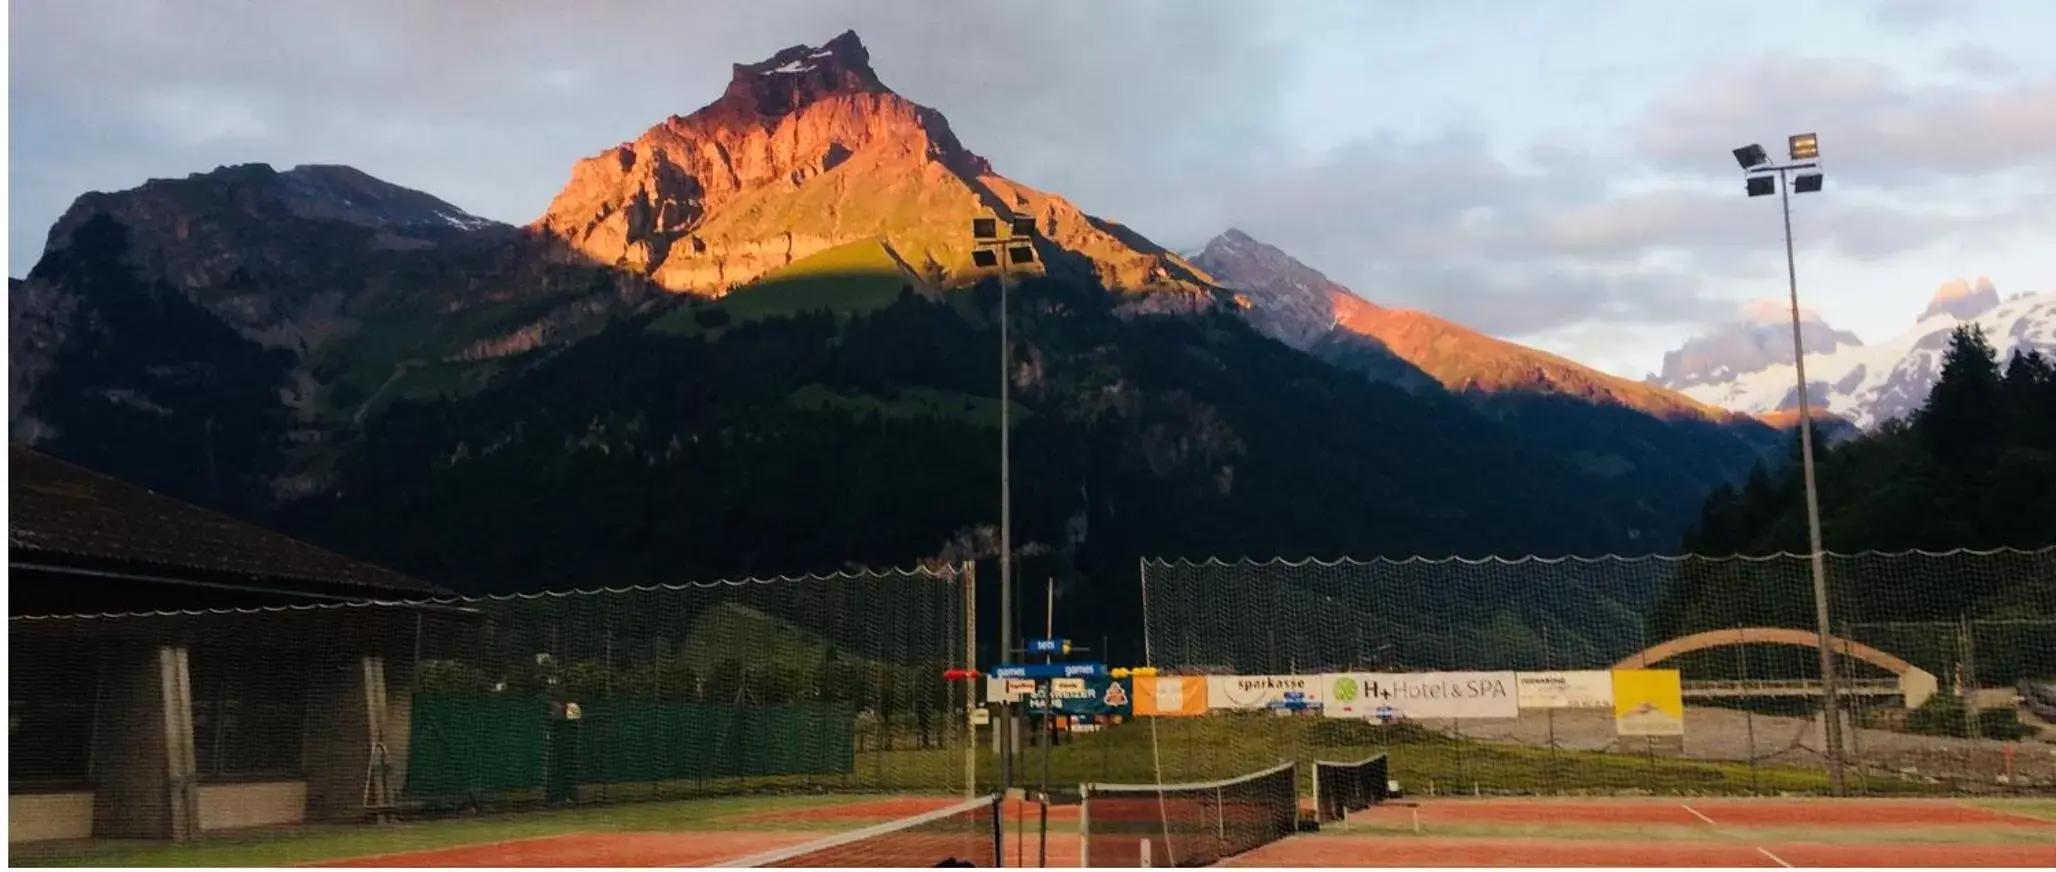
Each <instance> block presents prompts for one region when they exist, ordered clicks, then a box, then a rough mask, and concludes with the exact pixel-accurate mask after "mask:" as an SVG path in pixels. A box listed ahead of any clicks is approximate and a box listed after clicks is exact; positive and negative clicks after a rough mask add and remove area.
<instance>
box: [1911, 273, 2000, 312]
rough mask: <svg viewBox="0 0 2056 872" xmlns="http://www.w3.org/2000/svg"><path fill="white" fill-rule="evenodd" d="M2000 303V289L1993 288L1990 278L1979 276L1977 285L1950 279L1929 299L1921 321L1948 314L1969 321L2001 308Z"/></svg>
mask: <svg viewBox="0 0 2056 872" xmlns="http://www.w3.org/2000/svg"><path fill="white" fill-rule="evenodd" d="M1999 302H2000V301H1999V289H1998V288H1996V287H1993V286H1992V279H1991V277H1990V276H1978V279H1977V282H1976V283H1971V282H1966V281H1964V280H1962V279H1950V280H1949V281H1946V282H1943V283H1942V286H1941V287H1939V288H1936V289H1935V295H1934V296H1933V297H1931V298H1929V299H1928V305H1927V309H1926V310H1925V311H1922V312H1921V313H1920V319H1919V320H1921V321H1926V320H1927V319H1929V318H1933V317H1935V316H1937V315H1944V314H1946V315H1949V316H1952V317H1954V318H1956V319H1957V320H1959V321H1968V320H1970V319H1972V318H1976V317H1977V316H1979V315H1982V314H1984V313H1986V312H1989V311H1991V310H1993V309H1996V308H1999Z"/></svg>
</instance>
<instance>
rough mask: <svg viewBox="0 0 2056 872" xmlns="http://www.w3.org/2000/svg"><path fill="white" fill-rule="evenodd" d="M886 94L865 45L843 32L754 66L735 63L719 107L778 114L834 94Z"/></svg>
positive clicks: (754, 112) (793, 47) (855, 33)
mask: <svg viewBox="0 0 2056 872" xmlns="http://www.w3.org/2000/svg"><path fill="white" fill-rule="evenodd" d="M889 90H891V89H889V88H887V87H885V84H884V83H883V82H880V81H879V80H878V74H877V73H876V72H874V71H872V69H871V52H870V51H869V50H867V49H865V48H864V41H863V40H862V39H860V38H858V37H857V32H856V31H854V30H845V31H843V32H842V34H841V35H840V36H837V37H836V38H834V39H831V40H829V41H827V42H825V43H822V44H820V45H818V46H811V45H795V46H792V47H790V48H787V49H783V50H780V51H779V52H778V53H777V54H774V55H772V56H770V57H769V58H766V59H764V60H761V61H758V62H756V63H753V64H736V65H735V72H734V74H733V75H732V76H731V77H730V79H729V81H728V90H727V91H726V92H724V93H723V94H722V95H721V100H720V103H719V105H726V106H728V107H731V108H734V109H740V110H744V111H747V112H750V113H753V114H757V115H778V114H782V113H786V112H792V111H794V110H798V109H802V108H805V107H806V106H807V105H808V104H810V103H813V102H814V101H816V100H819V99H821V98H822V97H826V96H829V95H832V94H844V93H860V92H867V91H868V92H883V91H889Z"/></svg>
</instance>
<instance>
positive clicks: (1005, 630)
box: [972, 222, 1032, 793]
mask: <svg viewBox="0 0 2056 872" xmlns="http://www.w3.org/2000/svg"><path fill="white" fill-rule="evenodd" d="M995 226H996V225H995ZM1008 227H1009V231H1010V232H1008V233H1007V234H1006V236H1004V237H995V238H992V239H974V240H973V242H972V245H973V247H974V248H983V249H990V250H991V251H992V253H993V255H994V259H995V260H996V262H997V266H998V267H999V651H1000V655H999V658H1000V662H1002V663H1004V662H1006V659H1007V658H1008V657H1011V656H1013V650H1014V568H1013V564H1014V499H1013V450H1012V449H1013V427H1012V417H1013V415H1012V408H1011V407H1012V405H1013V401H1012V397H1011V395H1012V392H1013V391H1012V389H1013V384H1012V382H1013V372H1012V370H1013V365H1014V360H1013V346H1012V345H1010V344H1009V339H1008V335H1007V302H1008V301H1007V283H1008V278H1009V275H1008V271H1007V262H1008V261H1009V260H1011V259H1012V258H1011V256H1010V255H1011V252H1010V251H1009V250H1008V249H1010V248H1012V247H1014V246H1017V245H1024V244H1027V243H1029V242H1030V241H1031V240H1032V237H1028V236H1022V235H1020V234H1018V233H1014V232H1011V231H1012V228H1013V227H1014V225H1013V224H1012V223H1011V222H1009V223H1008ZM1000 712H1001V718H1000V725H999V744H1000V751H999V773H1000V774H999V781H1000V791H1001V792H1002V793H1006V792H1009V791H1011V790H1012V789H1013V786H1014V765H1013V757H1014V737H1015V735H1016V734H1017V731H1018V730H1019V724H1017V723H1016V722H1015V721H1016V718H1017V717H1018V714H1019V713H1018V712H1017V711H1016V710H1015V708H1014V704H1013V701H1012V700H1011V699H1005V700H1003V701H1002V702H1001V703H1000Z"/></svg>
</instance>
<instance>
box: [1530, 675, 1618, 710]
mask: <svg viewBox="0 0 2056 872" xmlns="http://www.w3.org/2000/svg"><path fill="white" fill-rule="evenodd" d="M1516 680H1517V681H1518V682H1519V683H1520V687H1519V690H1518V691H1516V692H1515V694H1514V696H1515V697H1516V698H1517V699H1519V701H1520V706H1521V708H1524V709H1576V708H1596V709H1605V708H1613V673H1611V672H1607V671H1606V670H1604V669H1586V670H1579V671H1574V672H1522V673H1520V674H1519V675H1518V676H1517V677H1516Z"/></svg>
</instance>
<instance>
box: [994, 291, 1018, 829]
mask: <svg viewBox="0 0 2056 872" xmlns="http://www.w3.org/2000/svg"><path fill="white" fill-rule="evenodd" d="M998 254H999V256H1000V257H999V650H1000V651H1002V652H1006V653H1002V654H1001V655H1000V660H1001V661H1002V662H1004V661H1005V660H1006V659H1007V658H1008V657H1011V656H1013V655H1012V652H1013V650H1014V452H1013V426H1012V421H1011V420H1010V419H1011V418H1012V414H1011V411H1012V410H1011V409H1010V408H1009V407H1010V406H1012V405H1013V398H1012V396H1011V395H1012V393H1013V385H1012V382H1013V380H1014V379H1013V373H1012V372H1011V370H1012V369H1013V368H1014V355H1013V347H1012V346H1011V345H1008V344H1007V343H1008V338H1007V258H1006V252H1005V251H1000V252H998ZM1017 714H1018V713H1017V712H1016V711H1015V710H1014V704H1013V701H1012V700H1009V701H1008V702H1007V703H1006V727H1005V729H1004V730H1002V732H1001V736H1000V751H999V771H1000V776H999V782H1000V792H1001V793H1002V794H1004V793H1008V792H1011V791H1012V790H1013V789H1014V766H1013V760H1014V736H1015V735H1016V731H1017V730H1019V729H1020V725H1019V724H1017V723H1015V719H1016V716H1017Z"/></svg>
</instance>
